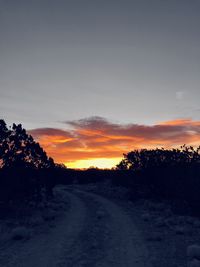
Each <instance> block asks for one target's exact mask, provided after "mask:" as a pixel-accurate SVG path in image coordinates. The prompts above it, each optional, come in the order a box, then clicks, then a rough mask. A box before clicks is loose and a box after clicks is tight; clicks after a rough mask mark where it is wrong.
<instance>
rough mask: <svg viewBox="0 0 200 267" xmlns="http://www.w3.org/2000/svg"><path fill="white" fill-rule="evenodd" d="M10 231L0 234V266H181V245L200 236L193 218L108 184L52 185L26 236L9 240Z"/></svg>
mask: <svg viewBox="0 0 200 267" xmlns="http://www.w3.org/2000/svg"><path fill="white" fill-rule="evenodd" d="M7 224H8V225H9V223H7ZM20 224H22V222H20ZM24 224H25V223H24ZM2 228H5V225H3V222H2ZM12 228H13V225H12V226H7V228H5V229H4V230H5V231H4V234H3V233H2V238H1V241H0V266H2V267H12V266H13V267H14V266H15V267H33V266H34V267H35V266H37V267H64V266H69V267H81V266H85V267H86V266H87V267H93V266H94V267H118V266H120V267H129V266H130V267H158V266H159V267H160V266H162V267H169V266H170V267H178V266H183V267H184V266H185V267H186V266H187V257H186V249H187V246H188V245H190V244H193V243H198V239H199V237H200V235H199V229H200V222H199V220H198V219H196V218H192V217H188V216H178V215H174V214H173V213H172V212H171V210H170V207H169V206H168V205H167V204H166V203H152V202H150V201H146V200H140V201H137V202H131V201H128V199H127V190H126V189H123V188H121V187H112V186H111V185H109V184H100V185H98V184H96V185H95V184H90V185H70V186H57V188H56V190H55V199H54V200H53V201H51V202H49V203H48V205H46V206H45V207H43V208H41V212H40V213H39V214H37V215H36V214H33V216H32V218H31V219H29V221H28V222H26V224H25V228H26V229H28V231H29V232H30V236H28V235H27V236H25V237H24V238H22V239H20V240H13V239H14V238H13V229H12ZM5 232H6V234H5Z"/></svg>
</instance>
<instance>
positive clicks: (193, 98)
mask: <svg viewBox="0 0 200 267" xmlns="http://www.w3.org/2000/svg"><path fill="white" fill-rule="evenodd" d="M199 14H200V1H199V0H187V1H186V0H178V1H177V0H167V1H164V0H160V1H159V0H157V1H156V0H155V1H154V0H130V1H128V0H121V1H117V0H115V1H114V0H107V1H104V0H102V1H95V0H93V1H88V0H80V1H78V0H77V1H76V0H72V1H68V0H65V1H64V0H56V1H55V0H48V1H47V0H40V1H38V0H17V1H16V0H0V114H1V115H2V117H3V118H4V119H5V120H6V122H7V123H8V124H11V123H12V122H16V123H22V124H23V126H24V127H25V128H26V129H29V130H31V133H35V136H34V137H36V138H37V139H38V140H40V141H41V144H42V145H44V146H45V147H46V149H47V152H49V153H50V154H51V155H52V156H54V157H55V159H56V160H59V161H60V162H72V163H73V164H75V163H74V162H75V161H77V160H79V161H80V160H89V162H88V165H90V164H92V160H93V163H94V165H95V164H96V161H99V162H101V164H100V163H99V165H98V164H97V165H98V166H103V165H104V166H107V164H106V163H105V162H106V160H105V158H106V159H107V162H109V161H110V160H113V162H114V158H115V161H117V160H118V159H119V157H121V155H122V154H121V153H122V152H125V151H126V150H127V149H128V150H130V149H131V148H132V147H140V146H156V145H163V146H164V145H170V144H169V142H168V141H167V140H170V141H171V144H173V145H174V144H179V143H182V142H183V141H188V142H190V141H191V142H193V143H195V144H196V143H197V142H198V141H200V135H199V128H198V127H199V124H198V122H199V121H200V105H199V100H200V88H199V85H200V16H199ZM80 119H81V120H80ZM180 119H181V127H182V128H181V129H180V128H178V130H177V128H176V133H177V131H180V132H179V134H180V133H182V132H184V133H185V131H186V133H187V134H188V133H189V134H190V135H191V134H194V136H195V137H194V136H193V137H192V139H190V138H189V139H188V138H186V136H185V138H186V139H185V140H182V139H181V140H180V139H178V140H177V138H175V137H174V139H173V140H172V138H171V137H172V136H174V135H173V133H174V131H175V130H174V128H173V127H174V124H176V125H177V124H178V127H179V126H180ZM168 121H172V122H171V123H170V125H171V124H173V125H172V126H173V127H172V128H170V129H172V132H171V131H166V132H165V131H164V132H162V131H161V132H162V134H163V135H165V138H164V139H163V138H161V139H160V137H158V136H157V135H156V137H158V138H157V139H156V140H155V138H154V142H153V143H152V137H151V136H148V138H146V135H145V138H146V139H144V136H143V132H139V133H137V134H139V135H141V136H142V137H141V136H140V137H141V138H143V139H142V140H143V141H141V140H140V142H139V140H138V139H134V140H133V139H132V138H133V136H134V138H135V132H134V130H135V128H134V129H133V128H131V127H132V126H133V125H135V126H138V127H139V126H140V127H146V128H145V129H152V128H153V129H154V127H157V126H158V125H163V124H164V125H168ZM174 121H175V122H174ZM66 122H67V123H66ZM96 122H98V126H97V124H96ZM80 124H81V125H82V126H80ZM88 124H89V125H90V129H89V132H87V134H86V133H85V134H80V127H82V130H83V128H84V130H88V129H85V128H87V127H88ZM108 125H109V127H110V125H111V126H112V127H113V128H112V127H111V128H112V129H114V130H113V131H114V132H112V137H113V136H115V137H114V139H115V145H114V144H113V142H112V143H111V144H110V143H109V147H110V149H109V153H108V154H107V155H106V153H105V158H104V156H103V153H100V152H98V153H96V152H95V153H89V154H88V149H90V152H91V151H92V149H93V150H94V147H95V145H96V148H95V149H96V150H98V149H100V148H101V149H103V150H104V151H105V147H104V146H105V143H106V142H107V141H106V139H105V140H104V141H102V143H101V145H100V146H99V145H98V147H99V148H98V149H97V141H95V140H96V139H95V140H93V142H95V144H93V145H91V144H90V143H88V139H87V141H86V139H85V138H86V137H85V135H88V134H89V135H90V136H91V131H92V135H93V136H94V134H96V135H98V136H95V138H96V137H99V138H100V137H101V138H102V137H105V138H111V137H110V132H109V133H108V132H106V133H105V131H107V130H106V129H107V128H106V127H107V126H108ZM86 126H87V127H86ZM102 127H103V133H102V132H98V131H99V129H102ZM120 127H122V128H130V129H131V130H130V129H129V131H133V132H131V133H129V134H128V136H129V137H130V136H131V141H130V139H129V142H128V143H127V142H125V141H123V147H122V143H121V139H120V142H119V140H118V139H117V137H116V136H118V131H117V130H119V128H120ZM148 127H150V128H148ZM170 127H171V126H170ZM185 127H186V128H185ZM191 127H192V128H191ZM194 127H195V129H194ZM116 128H117V129H116ZM120 129H121V128H120ZM156 129H157V128H156ZM47 130H48V132H47ZM34 131H35V132H34ZM41 131H44V132H45V134H44V132H41ZM55 131H61V132H62V131H63V132H62V134H61V132H60V133H59V134H58V133H57V135H55ZM97 132H98V133H97ZM39 133H40V134H39ZM66 133H67V134H66ZM156 133H157V132H156ZM68 134H69V136H71V137H70V138H71V139H70V140H69V136H68ZM121 134H122V135H123V137H124V136H126V140H127V133H126V132H121ZM177 134H178V133H177ZM33 135H34V134H33ZM99 135H100V136H99ZM105 135H106V136H105ZM55 136H57V137H59V138H60V139H56V140H55V139H53V138H54V137H55ZM66 136H67V137H66ZM65 137H66V138H65ZM137 137H138V136H137ZM187 137H188V136H187ZM190 137H191V136H190ZM67 138H68V139H67ZM138 138H139V137H138ZM102 140H103V139H102ZM117 140H118V141H117ZM55 141H59V142H60V143H62V146H63V144H65V145H66V146H65V149H63V150H60V152H58V150H57V145H58V143H56V142H55ZM69 141H70V142H69ZM71 141H73V142H72V143H71ZM90 141H91V140H90ZM47 143H48V144H47ZM184 143H185V142H184ZM80 144H81V147H80ZM138 144H140V145H138ZM69 145H70V147H71V148H70V149H71V150H69ZM66 147H67V149H66ZM53 148H54V150H52V149H53ZM117 148H118V149H117ZM112 149H113V153H111V151H112ZM114 150H116V151H115V152H114ZM75 151H76V152H77V153H75ZM81 151H82V152H81ZM61 152H62V153H61ZM68 152H70V153H71V154H70V155H71V158H70V155H68ZM72 152H74V154H73V153H72ZM84 153H85V154H84ZM66 154H67V156H66ZM82 154H84V155H83V156H81V155H82ZM79 155H80V156H79ZM95 160H96V161H95ZM81 164H82V163H81ZM81 164H79V166H80V165H81ZM84 164H86V163H85V162H84V163H83V165H84ZM109 164H110V163H108V165H109ZM73 166H75V165H73ZM76 166H77V165H76ZM81 166H82V165H81ZM84 166H86V165H84Z"/></svg>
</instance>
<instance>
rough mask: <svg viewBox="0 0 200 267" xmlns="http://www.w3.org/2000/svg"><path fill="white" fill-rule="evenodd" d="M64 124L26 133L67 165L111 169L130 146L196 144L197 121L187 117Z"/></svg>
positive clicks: (199, 130)
mask: <svg viewBox="0 0 200 267" xmlns="http://www.w3.org/2000/svg"><path fill="white" fill-rule="evenodd" d="M64 124H65V127H67V129H65V130H63V129H57V128H38V129H33V130H30V131H29V133H30V134H31V135H33V137H34V138H35V139H36V140H37V141H38V142H39V143H40V144H41V146H42V147H43V148H44V150H45V151H46V152H47V154H48V155H49V156H51V157H52V158H54V160H55V162H57V163H63V164H65V165H66V166H67V167H69V168H76V169H85V168H89V167H98V168H112V167H115V166H116V165H117V164H118V163H119V162H120V160H121V159H122V158H123V154H124V153H128V152H130V151H131V150H134V149H142V148H149V149H150V148H161V147H164V148H172V147H180V146H181V145H183V144H186V145H192V146H194V147H196V146H199V145H200V121H193V120H192V119H188V118H187V119H177V120H171V121H166V122H160V123H158V124H155V125H151V126H149V125H140V124H116V123H113V122H110V121H108V120H106V119H105V118H101V117H90V118H86V119H82V120H78V121H71V122H66V123H64ZM67 125H68V126H67ZM69 126H70V127H73V128H70V127H69Z"/></svg>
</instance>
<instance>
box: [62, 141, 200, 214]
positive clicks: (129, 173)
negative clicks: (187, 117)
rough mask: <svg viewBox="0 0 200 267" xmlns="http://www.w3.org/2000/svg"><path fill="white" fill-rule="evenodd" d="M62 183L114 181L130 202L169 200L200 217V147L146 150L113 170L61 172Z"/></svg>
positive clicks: (129, 156)
mask: <svg viewBox="0 0 200 267" xmlns="http://www.w3.org/2000/svg"><path fill="white" fill-rule="evenodd" d="M58 180H59V183H64V184H69V183H77V184H87V183H96V182H98V183H101V182H105V181H110V183H111V184H113V185H118V186H124V187H127V188H128V189H129V196H128V197H129V198H130V199H132V200H137V199H141V198H145V199H147V198H148V199H152V200H166V201H169V202H170V204H171V205H172V207H173V209H174V211H176V212H179V213H184V214H185V213H188V212H189V213H192V214H197V215H200V147H198V148H193V147H191V146H189V147H188V146H185V145H184V146H182V147H181V148H180V149H164V148H162V149H142V150H134V151H131V152H129V153H127V154H124V158H123V159H122V161H121V162H120V163H119V164H118V165H117V166H116V168H115V169H113V170H99V169H95V168H91V169H88V170H85V171H80V170H69V169H64V168H63V170H60V175H59V176H58Z"/></svg>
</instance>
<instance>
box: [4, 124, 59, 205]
mask: <svg viewBox="0 0 200 267" xmlns="http://www.w3.org/2000/svg"><path fill="white" fill-rule="evenodd" d="M55 170H56V166H55V163H54V161H53V159H52V158H49V157H48V156H47V154H46V152H45V151H44V150H43V149H42V147H41V146H40V145H39V143H37V142H35V141H34V139H33V137H32V136H31V135H29V134H27V132H26V130H25V129H24V128H23V127H22V125H21V124H19V125H16V124H13V125H12V127H7V125H6V123H5V121H4V120H0V203H1V206H4V207H5V206H9V205H10V204H12V203H17V202H21V203H22V202H26V201H30V200H31V201H35V202H39V201H40V200H41V199H43V198H49V197H51V196H52V194H53V187H54V185H55V176H54V172H55Z"/></svg>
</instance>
